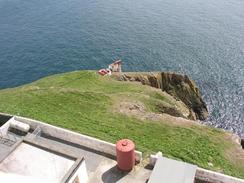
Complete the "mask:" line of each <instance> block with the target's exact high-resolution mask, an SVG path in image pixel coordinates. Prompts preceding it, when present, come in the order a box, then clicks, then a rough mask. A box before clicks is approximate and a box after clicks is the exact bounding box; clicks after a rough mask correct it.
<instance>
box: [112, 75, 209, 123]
mask: <svg viewBox="0 0 244 183" xmlns="http://www.w3.org/2000/svg"><path fill="white" fill-rule="evenodd" d="M113 76H114V78H115V79H117V80H119V81H134V82H141V83H142V84H143V85H149V86H152V87H154V88H160V89H161V90H162V91H165V92H167V93H168V94H170V95H171V96H173V97H174V98H175V99H177V100H181V101H182V102H183V103H184V104H185V105H186V106H187V107H188V109H189V111H190V115H189V116H188V118H189V119H192V120H197V119H199V120H205V119H206V118H207V117H208V109H207V105H206V103H205V102H204V101H203V99H202V97H201V94H200V91H199V89H198V87H197V85H196V83H195V82H194V81H193V80H191V79H189V77H188V76H187V75H182V74H177V73H171V72H145V73H142V72H138V73H137V72H127V73H116V74H114V75H113Z"/></svg>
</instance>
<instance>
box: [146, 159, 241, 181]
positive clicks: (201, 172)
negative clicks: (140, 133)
mask: <svg viewBox="0 0 244 183" xmlns="http://www.w3.org/2000/svg"><path fill="white" fill-rule="evenodd" d="M160 155H161V154H156V155H151V156H150V166H152V167H153V166H154V165H155V163H156V161H157V159H158V157H159V156H160ZM195 178H196V179H197V180H200V181H201V182H206V183H244V180H243V179H239V178H236V177H232V176H229V175H225V174H222V173H218V172H214V171H211V170H206V169H203V168H199V167H197V170H196V176H195ZM196 182H198V181H196Z"/></svg>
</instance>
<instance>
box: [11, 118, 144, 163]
mask: <svg viewBox="0 0 244 183" xmlns="http://www.w3.org/2000/svg"><path fill="white" fill-rule="evenodd" d="M14 119H15V120H17V121H20V122H23V123H26V124H29V125H30V126H31V128H36V127H37V126H39V127H40V128H41V129H42V132H44V133H46V134H50V135H51V136H53V137H56V138H60V139H63V140H66V141H69V142H73V143H76V144H79V145H82V146H85V147H88V148H90V149H94V150H97V151H100V152H104V153H107V154H110V155H113V156H116V146H115V144H112V143H109V142H106V141H103V140H99V139H96V138H93V137H90V136H87V135H82V134H79V133H76V132H73V131H70V130H66V129H63V128H60V127H55V126H53V125H49V124H47V123H43V122H40V121H36V120H32V119H28V118H23V117H19V116H15V117H14ZM135 156H136V161H138V162H140V161H141V159H142V152H140V151H135Z"/></svg>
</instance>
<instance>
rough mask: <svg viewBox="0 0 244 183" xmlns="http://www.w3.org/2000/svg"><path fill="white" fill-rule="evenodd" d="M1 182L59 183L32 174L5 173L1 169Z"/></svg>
mask: <svg viewBox="0 0 244 183" xmlns="http://www.w3.org/2000/svg"><path fill="white" fill-rule="evenodd" d="M0 182H8V183H58V182H53V181H45V180H43V179H36V178H33V177H30V176H23V175H19V174H13V173H5V172H1V171H0Z"/></svg>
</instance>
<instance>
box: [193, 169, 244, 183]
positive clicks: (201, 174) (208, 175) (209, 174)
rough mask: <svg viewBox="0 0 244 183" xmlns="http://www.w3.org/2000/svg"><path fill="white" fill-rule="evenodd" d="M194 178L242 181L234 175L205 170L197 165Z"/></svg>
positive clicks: (220, 182)
mask: <svg viewBox="0 0 244 183" xmlns="http://www.w3.org/2000/svg"><path fill="white" fill-rule="evenodd" d="M196 178H197V179H200V180H203V181H207V182H212V183H244V180H243V179H239V178H236V177H232V176H229V175H225V174H222V173H218V172H214V171H211V170H206V169H203V168H199V167H198V168H197V171H196Z"/></svg>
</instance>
